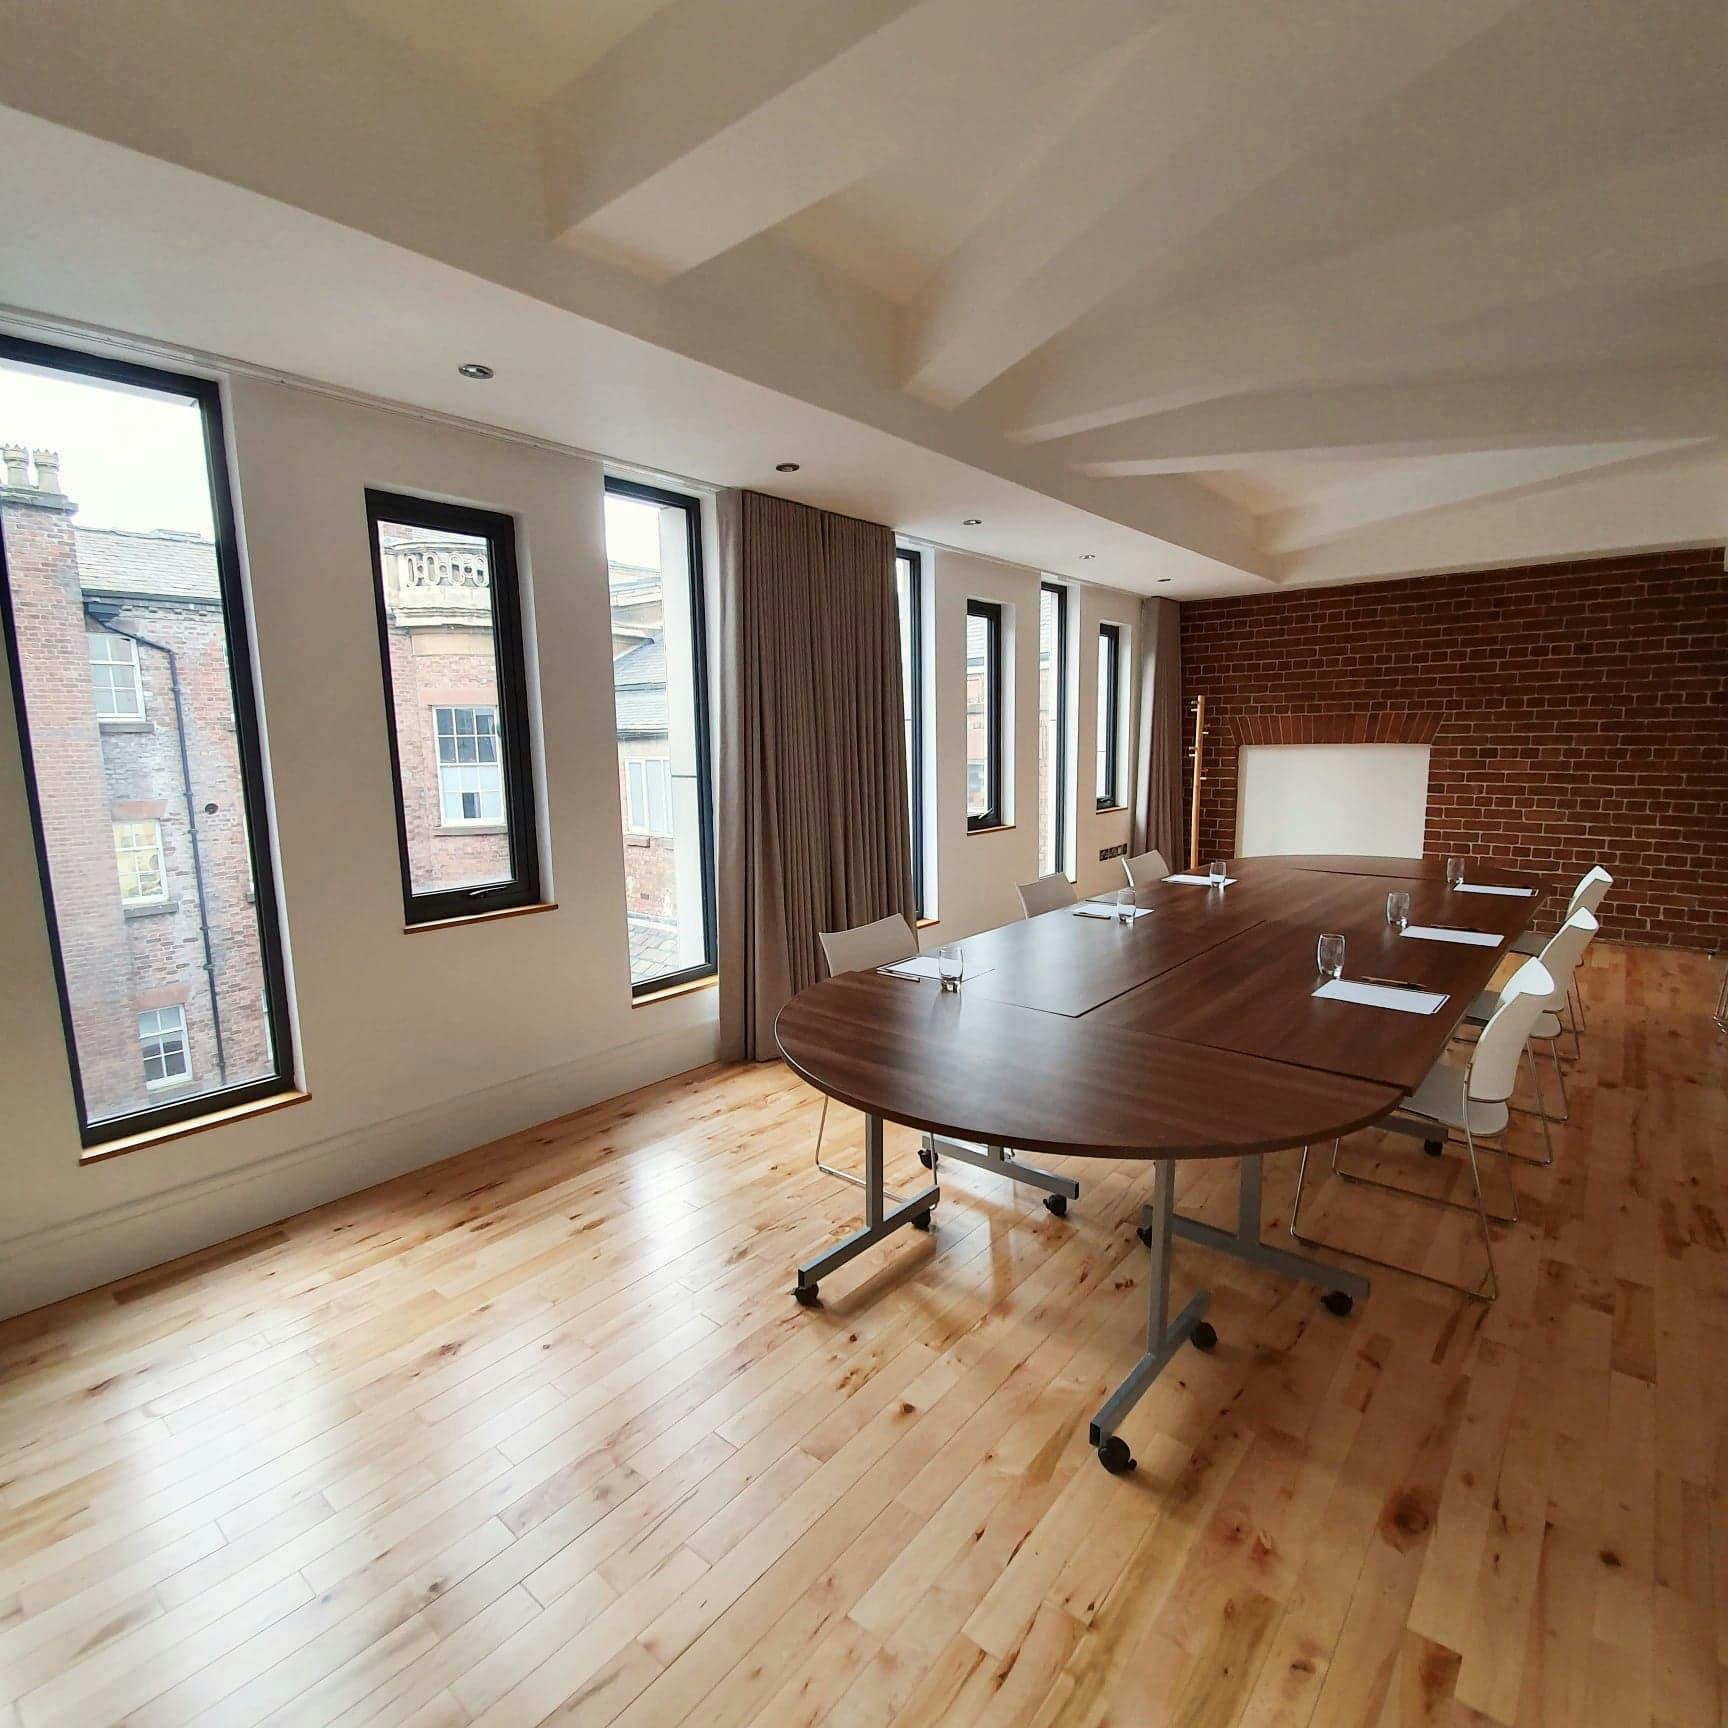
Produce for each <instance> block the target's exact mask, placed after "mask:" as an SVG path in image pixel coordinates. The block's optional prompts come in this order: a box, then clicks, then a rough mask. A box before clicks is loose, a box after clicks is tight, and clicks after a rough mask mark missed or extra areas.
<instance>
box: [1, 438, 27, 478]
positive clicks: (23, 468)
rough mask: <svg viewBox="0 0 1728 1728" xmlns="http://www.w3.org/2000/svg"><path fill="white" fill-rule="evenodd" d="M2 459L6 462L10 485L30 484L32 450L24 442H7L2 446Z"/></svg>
mask: <svg viewBox="0 0 1728 1728" xmlns="http://www.w3.org/2000/svg"><path fill="white" fill-rule="evenodd" d="M0 461H4V462H5V464H6V484H7V485H8V486H25V487H27V486H28V485H29V484H30V452H29V451H28V450H26V449H25V448H24V446H23V445H22V444H7V445H5V446H4V447H3V448H0Z"/></svg>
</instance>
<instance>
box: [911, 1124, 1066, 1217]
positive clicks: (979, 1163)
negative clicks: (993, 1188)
mask: <svg viewBox="0 0 1728 1728" xmlns="http://www.w3.org/2000/svg"><path fill="white" fill-rule="evenodd" d="M925 1151H926V1152H927V1153H928V1154H930V1155H931V1157H932V1158H952V1159H953V1160H954V1162H955V1163H956V1164H969V1165H970V1166H971V1167H972V1168H973V1169H974V1170H989V1171H991V1172H992V1173H993V1174H994V1175H997V1176H1006V1177H1007V1178H1008V1180H1009V1181H1010V1182H1023V1183H1024V1184H1025V1185H1026V1186H1027V1187H1028V1188H1037V1189H1040V1190H1042V1191H1043V1192H1044V1193H1045V1194H1046V1195H1048V1196H1049V1198H1048V1199H1047V1200H1046V1201H1045V1202H1044V1204H1045V1205H1046V1206H1048V1207H1049V1208H1050V1210H1051V1211H1052V1212H1054V1213H1055V1214H1056V1216H1057V1217H1058V1218H1060V1217H1062V1216H1063V1214H1064V1213H1066V1212H1067V1210H1068V1202H1069V1201H1070V1200H1078V1199H1079V1198H1080V1184H1079V1183H1078V1182H1076V1181H1075V1180H1074V1178H1073V1177H1072V1176H1058V1175H1057V1174H1056V1172H1055V1171H1054V1170H1041V1169H1039V1167H1038V1166H1037V1165H1036V1164H1022V1163H1021V1162H1020V1160H1019V1159H1017V1158H1016V1157H1015V1156H1014V1154H1013V1153H1012V1152H1010V1151H1008V1150H1007V1148H1006V1147H1002V1146H984V1147H978V1146H972V1145H969V1144H968V1143H967V1142H966V1141H964V1140H950V1139H948V1138H946V1136H944V1135H940V1134H928V1135H926V1136H925ZM930 1168H931V1169H932V1170H934V1169H935V1168H936V1166H935V1164H934V1163H931V1165H930Z"/></svg>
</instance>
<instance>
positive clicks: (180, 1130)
mask: <svg viewBox="0 0 1728 1728" xmlns="http://www.w3.org/2000/svg"><path fill="white" fill-rule="evenodd" d="M311 1097H312V1094H311V1093H310V1092H302V1091H299V1090H298V1089H297V1088H296V1089H294V1090H291V1091H287V1092H276V1093H273V1094H272V1095H271V1096H270V1097H268V1098H255V1099H254V1100H253V1101H252V1102H251V1103H250V1104H234V1105H230V1106H229V1107H228V1108H227V1109H226V1110H212V1111H211V1112H210V1114H209V1115H208V1116H194V1117H192V1118H191V1120H190V1121H186V1122H176V1123H174V1124H173V1125H172V1126H171V1127H168V1128H151V1129H149V1130H147V1131H146V1132H145V1133H143V1134H128V1135H127V1136H126V1137H125V1138H124V1139H123V1140H109V1141H105V1142H104V1143H103V1144H102V1145H100V1146H90V1147H87V1148H86V1149H85V1150H84V1152H83V1154H82V1155H81V1156H80V1158H79V1160H78V1162H79V1163H80V1164H81V1165H83V1164H100V1163H102V1162H103V1161H104V1160H105V1159H108V1158H118V1157H120V1156H121V1154H122V1153H126V1152H141V1151H143V1150H144V1149H145V1148H146V1147H148V1146H162V1145H165V1144H166V1143H167V1142H168V1141H170V1140H184V1139H185V1138H186V1137H187V1136H188V1135H189V1134H202V1133H204V1132H205V1131H206V1130H208V1129H211V1128H226V1127H227V1126H228V1125H229V1123H231V1122H245V1121H248V1120H249V1119H250V1118H252V1117H254V1116H268V1115H269V1114H270V1113H271V1112H272V1111H275V1110H286V1109H287V1108H288V1106H289V1105H290V1104H305V1103H307V1102H309V1101H310V1099H311Z"/></svg>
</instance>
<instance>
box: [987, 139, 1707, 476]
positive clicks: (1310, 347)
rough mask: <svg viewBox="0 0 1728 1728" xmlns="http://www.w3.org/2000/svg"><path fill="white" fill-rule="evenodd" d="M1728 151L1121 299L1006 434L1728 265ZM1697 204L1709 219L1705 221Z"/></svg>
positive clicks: (1069, 427) (1378, 352) (1035, 379)
mask: <svg viewBox="0 0 1728 1728" xmlns="http://www.w3.org/2000/svg"><path fill="white" fill-rule="evenodd" d="M1725 184H1728V152H1723V151H1719V150H1718V151H1710V152H1707V153H1704V154H1701V155H1697V156H1691V157H1686V158H1682V159H1680V160H1677V161H1672V162H1664V163H1660V164H1658V165H1657V166H1655V167H1645V168H1639V169H1634V170H1629V171H1627V172H1624V173H1619V174H1615V175H1612V176H1610V177H1608V178H1605V179H1602V180H1599V181H1596V182H1594V183H1592V184H1589V185H1586V186H1580V187H1568V188H1565V189H1563V190H1560V191H1557V192H1554V193H1552V194H1550V195H1548V196H1546V197H1543V198H1540V199H1535V200H1532V201H1530V202H1528V203H1525V204H1520V205H1512V206H1509V207H1507V208H1504V209H1500V210H1496V211H1493V212H1491V213H1490V214H1488V215H1483V216H1473V217H1470V218H1469V219H1467V220H1465V221H1462V222H1455V223H1450V224H1446V225H1444V226H1441V227H1437V228H1432V229H1428V230H1425V231H1423V232H1421V233H1418V234H1413V235H1406V236H1400V237H1399V238H1396V239H1393V240H1389V241H1384V242H1381V243H1379V244H1377V245H1372V246H1367V247H1363V248H1361V249H1359V250H1358V251H1356V252H1354V253H1351V254H1348V255H1346V256H1344V257H1342V258H1339V259H1337V260H1335V261H1333V262H1331V263H1328V264H1325V265H1321V266H1318V267H1313V268H1309V269H1304V270H1297V271H1290V272H1286V273H1284V274H1282V275H1278V276H1274V277H1270V278H1267V279H1264V280H1262V281H1259V282H1256V283H1255V284H1253V285H1252V286H1248V287H1244V288H1242V289H1240V290H1238V291H1237V292H1235V293H1231V294H1216V295H1211V296H1208V297H1207V298H1205V299H1203V300H1197V301H1193V302H1190V303H1188V304H1185V305H1182V306H1158V305H1148V304H1146V303H1144V302H1143V301H1141V300H1139V299H1128V298H1126V297H1118V299H1117V301H1115V302H1113V303H1112V304H1111V305H1109V306H1107V307H1103V308H1100V310H1099V311H1098V312H1097V313H1095V314H1093V315H1092V316H1090V317H1088V318H1086V319H1084V320H1083V321H1082V322H1081V323H1080V324H1077V325H1075V326H1074V327H1073V328H1072V329H1070V330H1068V331H1066V332H1065V333H1064V334H1063V335H1062V336H1061V337H1059V338H1057V339H1056V340H1055V341H1054V342H1052V343H1050V344H1049V345H1048V346H1047V347H1046V348H1045V349H1044V350H1043V351H1042V352H1041V353H1040V354H1038V355H1037V356H1035V358H1034V360H1033V361H1031V362H1029V363H1028V366H1027V368H1026V372H1027V374H1028V377H1027V379H1026V380H1025V381H1024V383H1023V384H1022V386H1021V388H1020V389H1018V390H1017V392H1016V397H1017V400H1016V405H1015V410H1014V420H1015V421H1016V423H1017V429H1016V432H1015V435H1016V436H1018V437H1021V438H1024V439H1028V440H1031V441H1035V442H1036V441H1041V440H1043V439H1048V438H1061V437H1066V436H1070V435H1072V434H1074V433H1077V432H1082V431H1088V430H1091V429H1093V428H1096V427H1099V426H1107V425H1114V424H1116V423H1118V422H1121V421H1125V420H1133V419H1138V418H1141V417H1143V416H1146V415H1149V414H1157V413H1162V412H1164V411H1167V410H1170V409H1174V408H1179V407H1185V406H1187V405H1189V404H1191V403H1195V402H1201V401H1209V400H1212V399H1215V398H1218V397H1222V396H1229V395H1239V394H1244V393H1247V392H1249V391H1261V390H1272V389H1277V388H1281V387H1290V386H1294V385H1297V384H1301V383H1305V382H1310V381H1312V382H1316V383H1324V382H1326V381H1327V379H1328V377H1329V375H1336V374H1338V373H1346V374H1347V373H1348V372H1349V371H1350V370H1352V369H1360V368H1361V367H1362V366H1363V365H1365V364H1367V363H1369V362H1372V363H1374V364H1375V365H1376V366H1378V367H1379V368H1381V369H1383V370H1386V371H1393V370H1396V368H1397V366H1398V364H1399V361H1400V357H1401V349H1402V348H1404V347H1407V346H1409V345H1410V343H1411V341H1412V338H1421V337H1424V336H1425V335H1426V333H1428V332H1431V331H1433V330H1435V329H1437V328H1439V327H1441V326H1445V325H1449V324H1464V323H1466V322H1467V321H1469V320H1471V319H1473V318H1479V317H1482V316H1485V315H1489V314H1493V313H1496V312H1499V311H1501V310H1504V309H1506V308H1508V307H1515V306H1519V305H1529V304H1533V303H1535V302H1538V301H1544V300H1549V301H1553V302H1554V303H1556V304H1557V305H1558V304H1564V303H1566V302H1568V301H1570V300H1572V299H1575V298H1583V297H1587V296H1589V295H1592V294H1595V293H1599V292H1600V291H1602V290H1603V289H1604V288H1609V287H1621V288H1624V289H1633V288H1639V287H1645V286H1657V287H1665V286H1672V285H1673V284H1675V283H1676V282H1684V281H1686V280H1689V279H1693V278H1711V279H1714V278H1716V277H1718V276H1720V275H1721V274H1723V273H1724V272H1728V200H1725V199H1723V197H1722V195H1721V193H1722V187H1723V186H1724V185H1725ZM1698 211H1708V212H1713V213H1714V214H1713V215H1712V217H1711V218H1710V219H1707V220H1702V221H1701V220H1699V219H1698V216H1697V214H1696V213H1697V212H1698Z"/></svg>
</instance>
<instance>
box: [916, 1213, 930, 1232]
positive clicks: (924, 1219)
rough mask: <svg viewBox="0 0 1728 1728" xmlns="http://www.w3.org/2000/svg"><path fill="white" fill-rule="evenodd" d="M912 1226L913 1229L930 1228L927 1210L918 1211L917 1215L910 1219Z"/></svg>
mask: <svg viewBox="0 0 1728 1728" xmlns="http://www.w3.org/2000/svg"><path fill="white" fill-rule="evenodd" d="M912 1228H913V1229H914V1230H928V1229H929V1228H930V1214H929V1213H928V1212H920V1213H919V1214H918V1216H917V1217H916V1218H914V1219H913V1220H912Z"/></svg>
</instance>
